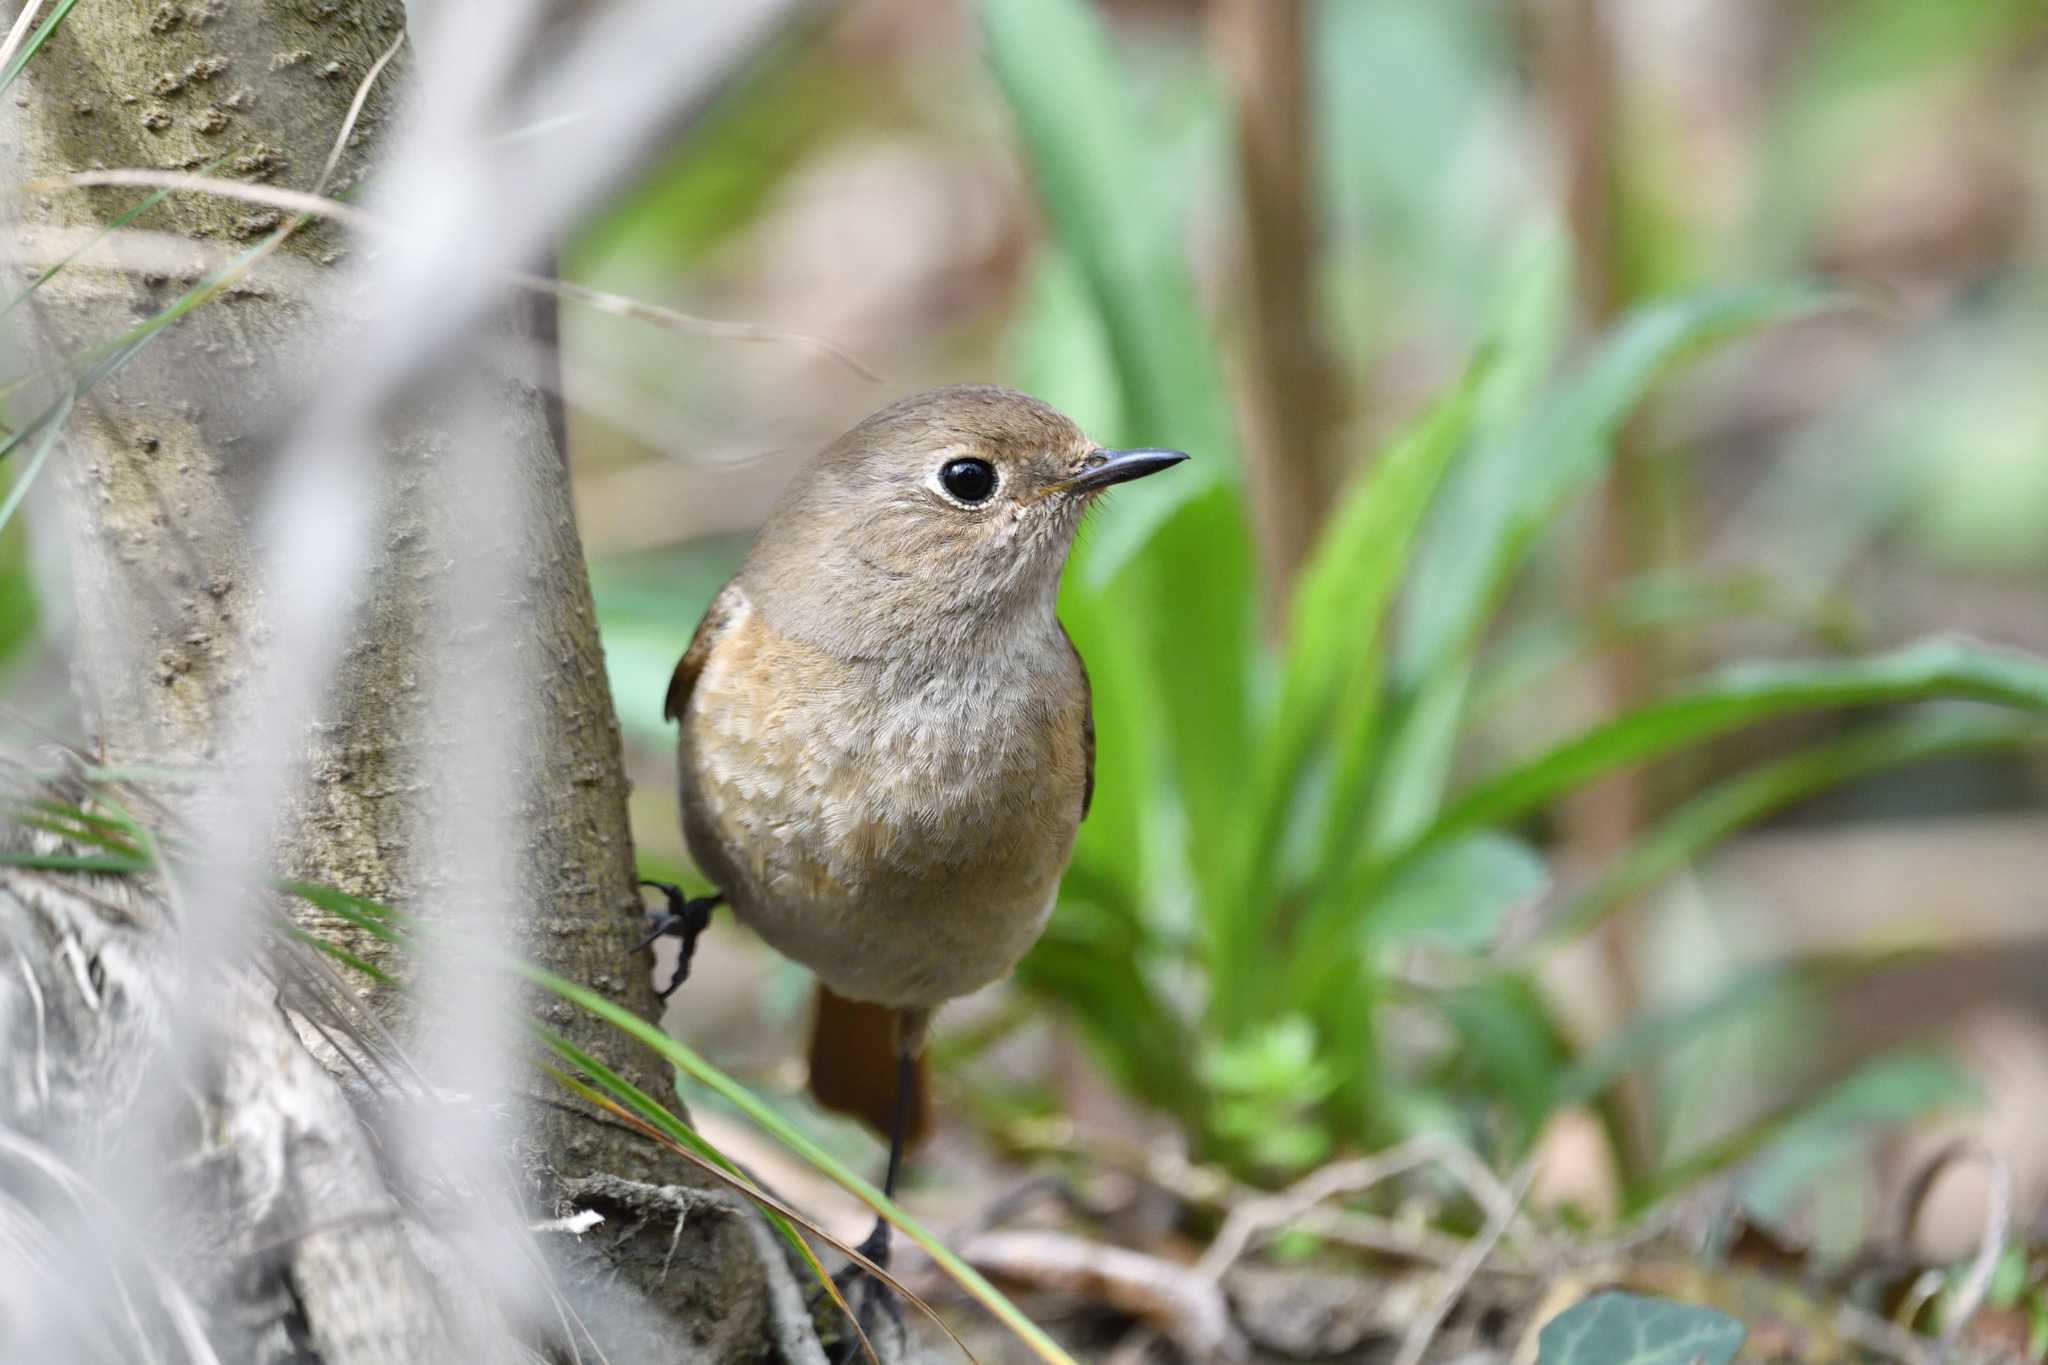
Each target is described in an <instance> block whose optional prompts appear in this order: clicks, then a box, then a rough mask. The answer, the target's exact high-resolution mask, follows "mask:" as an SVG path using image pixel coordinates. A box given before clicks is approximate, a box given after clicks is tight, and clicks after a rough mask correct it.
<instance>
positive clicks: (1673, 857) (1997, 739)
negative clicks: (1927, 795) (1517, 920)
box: [1531, 713, 2048, 953]
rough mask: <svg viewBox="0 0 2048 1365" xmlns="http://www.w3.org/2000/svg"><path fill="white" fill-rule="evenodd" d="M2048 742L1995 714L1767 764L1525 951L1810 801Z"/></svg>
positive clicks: (1869, 735)
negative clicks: (1962, 756) (1879, 779)
mask: <svg viewBox="0 0 2048 1365" xmlns="http://www.w3.org/2000/svg"><path fill="white" fill-rule="evenodd" d="M2042 743H2048V724H2043V723H2042V722H2040V721H2038V720H2013V719H2010V718H2006V717H2000V716H1980V715H1955V714H1940V713H1937V714H1935V715H1929V716H1916V717H1913V718H1911V719H1908V720H1905V721H1901V722H1900V723H1898V724H1896V725H1887V726H1883V727H1880V728H1877V729H1872V730H1867V731H1864V732H1861V733H1858V734H1852V735H1849V736H1847V737H1846V738H1843V739H1838V740H1834V741H1832V742H1829V743H1826V744H1819V745H1815V746H1814V747H1812V748H1810V749H1806V750H1803V751H1802V752H1799V753H1795V754H1792V755H1790V756H1789V757H1786V758H1781V759H1778V760H1776V761H1774V762H1770V763H1766V764H1763V765H1761V766H1760V767H1757V768H1755V769H1753V770H1751V771H1749V772H1745V773H1740V774H1738V775H1736V776H1734V777H1731V778H1728V779H1726V780H1725V781H1722V782H1720V783H1719V784H1717V785H1715V786H1713V787H1711V788H1709V789H1708V790H1706V791H1704V792H1702V793H1700V794H1699V795H1698V796H1695V797H1693V798H1692V799H1691V800H1690V801H1687V802H1686V803H1685V804H1684V805H1682V806H1680V807H1679V808H1678V809H1677V810H1675V811H1673V812H1672V813H1671V814H1670V815H1668V816H1666V817H1665V819H1664V820H1663V822H1662V823H1661V824H1659V825H1658V826H1657V827H1656V828H1655V829H1653V830H1651V831H1650V832H1649V833H1648V834H1646V835H1644V836H1643V837H1642V838H1641V839H1639V840H1637V841H1636V842H1635V844H1633V845H1632V846H1631V847H1630V848H1629V849H1628V850H1627V851H1626V852H1624V853H1623V854H1622V855H1621V857H1620V858H1619V859H1618V860H1617V861H1616V862H1615V863H1614V865H1613V866H1612V867H1609V868H1608V869H1607V870H1606V871H1605V872H1603V873H1602V874H1601V875H1600V877H1599V879H1598V880H1596V881H1595V882H1594V883H1593V884H1592V885H1591V886H1588V887H1587V888H1586V889H1585V890H1583V891H1581V892H1579V893H1578V894H1577V895H1575V896H1573V897H1572V899H1571V901H1570V902H1569V903H1568V904H1567V905H1566V906H1565V908H1564V909H1563V910H1562V911H1561V912H1559V914H1558V916H1557V918H1556V920H1555V921H1554V922H1553V923H1552V924H1551V925H1549V926H1548V927H1547V928H1546V930H1545V932H1544V934H1543V936H1542V938H1541V939H1540V940H1539V941H1538V943H1536V944H1535V945H1532V948H1531V951H1532V952H1534V953H1540V952H1542V951H1544V950H1546V949H1547V948H1549V947H1551V946H1553V945H1554V944H1556V943H1557V942H1558V941H1560V940H1563V939H1567V938H1573V937H1576V936H1578V935H1579V934H1582V933H1584V932H1585V931H1586V930H1587V929H1589V928H1591V927H1592V926H1593V925H1595V924H1597V923H1599V922H1600V921H1601V920H1602V919H1604V918H1606V917H1607V916H1608V915H1610V914H1612V913H1613V912H1614V911H1616V910H1617V909H1619V908H1621V907H1622V906H1624V905H1626V904H1627V903H1628V902H1629V901H1630V900H1632V899H1633V898H1635V897H1637V896H1639V895H1641V894H1643V893H1644V892H1646V891H1648V890H1649V889H1650V888H1651V887H1653V886H1655V885H1656V884H1657V883H1658V882H1660V881H1662V880H1663V879H1664V878H1665V877H1666V876H1668V875H1670V874H1671V873H1672V872H1674V871H1676V870H1678V869H1679V868H1680V867H1683V866H1684V865H1685V864H1686V863H1688V862H1691V861H1692V860H1693V859H1695V858H1697V857H1699V856H1700V855H1701V854H1702V853H1704V852H1706V851H1707V850H1708V849H1709V848H1711V847H1713V846H1714V845H1715V844H1717V843H1719V842H1720V841H1721V840H1723V839H1725V838H1727V837H1728V836H1729V835H1731V834H1734V833H1735V832H1737V831H1738V830H1741V829H1743V828H1745V827H1747V826H1749V825H1752V824H1755V823H1756V822H1757V821H1758V820H1761V819H1763V818H1764V817H1765V816H1767V815H1770V814H1772V813H1773V812H1775V811H1780V810H1783V809H1784V808H1785V807H1787V806H1789V805H1791V804H1793V803H1794V802H1796V801H1800V800H1803V799H1804V798H1806V797H1809V796H1813V795H1816V794H1818V793H1820V792H1823V791H1826V790H1828V789H1829V788H1831V787H1837V786H1840V785H1841V784H1843V783H1845V782H1851V781H1854V780H1855V779H1857V778H1860V777H1867V776H1869V775H1871V774H1872V773H1877V772H1882V771H1884V770H1886V769H1888V768H1896V767H1900V766H1902V765H1904V764H1908V763H1917V762H1920V761H1922V760H1924V759H1929V758H1935V757H1938V756H1940V755H1943V754H1955V753H1969V752H1973V751H1977V750H1984V749H2002V748H2011V747H2014V746H2017V745H2034V744H2042Z"/></svg>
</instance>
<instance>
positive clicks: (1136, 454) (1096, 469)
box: [1067, 446, 1187, 493]
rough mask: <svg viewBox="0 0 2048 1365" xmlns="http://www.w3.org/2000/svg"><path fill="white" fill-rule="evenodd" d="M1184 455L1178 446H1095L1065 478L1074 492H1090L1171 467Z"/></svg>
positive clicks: (1184, 457)
mask: <svg viewBox="0 0 2048 1365" xmlns="http://www.w3.org/2000/svg"><path fill="white" fill-rule="evenodd" d="M1186 458H1187V456H1186V455H1184V454H1182V453H1181V452H1180V451H1178V450H1157V449H1154V448H1152V447H1150V446H1146V447H1143V448H1140V449H1135V450H1098V451H1096V452H1094V453H1093V454H1092V455H1090V456H1089V457H1088V458H1087V459H1086V460H1084V461H1082V463H1081V472H1080V473H1079V474H1076V475H1075V476H1074V477H1073V478H1072V479H1070V480H1068V481H1067V487H1069V488H1071V489H1073V490H1075V491H1076V492H1084V493H1093V492H1096V491H1097V490H1099V489H1104V488H1107V487H1109V486H1110V485H1111V484H1115V483H1129V482H1130V481H1131V480H1132V479H1142V478H1144V477H1145V476H1146V475H1147V474H1157V473H1158V472H1159V471H1160V470H1162V469H1171V468H1173V467H1174V466H1175V465H1177V464H1179V463H1180V462H1181V461H1182V460H1185V459H1186Z"/></svg>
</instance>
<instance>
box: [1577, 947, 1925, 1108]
mask: <svg viewBox="0 0 2048 1365" xmlns="http://www.w3.org/2000/svg"><path fill="white" fill-rule="evenodd" d="M1921 956H1923V954H1921V953H1917V952H1913V951H1910V950H1907V951H1887V952H1880V953H1829V954H1821V955H1816V956H1813V957H1808V958H1802V959H1799V960H1796V961H1792V962H1773V963H1771V964H1769V965H1767V966H1763V967H1756V968H1750V969H1747V970H1744V971H1739V972H1737V973H1736V974H1735V975H1734V976H1733V978H1732V979H1731V980H1729V981H1728V982H1727V983H1726V984H1725V985H1722V986H1719V987H1717V988H1715V989H1714V990H1713V991H1711V992H1710V993H1709V994H1708V995H1707V996H1706V998H1705V999H1702V1000H1694V1001H1688V1002H1687V1003H1685V1004H1682V1005H1678V1006H1676V1007H1673V1008H1669V1009H1660V1010H1657V1011H1655V1012H1653V1013H1651V1014H1648V1015H1646V1016H1644V1017H1643V1018H1640V1019H1637V1020H1635V1021H1633V1022H1632V1023H1630V1024H1628V1025H1627V1026H1626V1027H1624V1028H1623V1029H1622V1030H1621V1031H1620V1032H1619V1033H1616V1034H1615V1035H1614V1036H1612V1037H1610V1038H1607V1039H1605V1040H1603V1041H1602V1042H1601V1043H1599V1044H1598V1045H1597V1046H1595V1047H1594V1048H1593V1049H1592V1050H1590V1051H1588V1052H1586V1053H1584V1054H1583V1055H1581V1056H1580V1057H1579V1059H1578V1060H1577V1061H1575V1062H1573V1063H1572V1064H1571V1066H1570V1067H1569V1068H1567V1069H1566V1071H1565V1072H1564V1074H1563V1075H1562V1076H1560V1077H1559V1078H1558V1081H1557V1093H1556V1095H1555V1096H1554V1100H1553V1102H1554V1103H1556V1104H1560V1105H1566V1104H1586V1103H1589V1102H1591V1101H1593V1100H1595V1099H1597V1098H1599V1096H1600V1095H1601V1094H1602V1093H1603V1092H1604V1091H1606V1089H1607V1088H1608V1087H1609V1086H1611V1085H1613V1084H1614V1083H1615V1082H1616V1081H1618V1080H1620V1079H1621V1078H1622V1077H1623V1076H1625V1075H1627V1074H1628V1073H1629V1072H1631V1071H1635V1070H1638V1069H1640V1068H1641V1067H1643V1066H1645V1065H1646V1064H1648V1063H1650V1062H1653V1061H1656V1060H1657V1059H1659V1058H1661V1057H1663V1056H1665V1055H1666V1054H1668V1053H1671V1052H1673V1051H1675V1050H1677V1049H1678V1048H1681V1047H1684V1046H1685V1045H1687V1044H1689V1043H1693V1042H1696V1041H1698V1040H1699V1039H1700V1038H1701V1037H1702V1036H1703V1035H1705V1034H1707V1033H1708V1032H1709V1031H1710V1030H1712V1028H1713V1027H1714V1026H1715V1025H1716V1024H1718V1023H1721V1022H1724V1021H1727V1020H1732V1019H1739V1018H1741V1017H1743V1016H1745V1015H1748V1014H1751V1013H1753V1012H1755V1011H1756V1010H1757V1009H1759V1008H1760V1007H1763V1006H1767V1005H1768V1004H1770V1003H1771V1002H1772V1001H1774V1000H1778V999H1781V998H1783V997H1788V996H1790V997H1802V998H1804V997H1812V996H1816V995H1819V994H1821V993H1823V992H1825V991H1827V990H1829V989H1831V988H1833V987H1835V986H1840V985H1844V984H1847V983H1849V982H1853V981H1856V980H1860V979H1861V978H1864V977H1867V976H1872V975H1875V974H1877V973H1879V972H1883V971H1886V970H1888V969H1890V968H1893V967H1897V966H1900V965H1902V964H1904V963H1907V962H1911V961H1913V960H1914V959H1916V958H1919V957H1921Z"/></svg>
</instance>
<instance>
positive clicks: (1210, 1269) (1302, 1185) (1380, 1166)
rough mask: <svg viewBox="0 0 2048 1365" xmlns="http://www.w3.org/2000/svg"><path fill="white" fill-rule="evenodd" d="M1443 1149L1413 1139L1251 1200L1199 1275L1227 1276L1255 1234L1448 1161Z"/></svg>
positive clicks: (1226, 1223) (1228, 1224)
mask: <svg viewBox="0 0 2048 1365" xmlns="http://www.w3.org/2000/svg"><path fill="white" fill-rule="evenodd" d="M1443 1147H1444V1144H1443V1143H1442V1142H1441V1141H1440V1140H1439V1139H1436V1138H1431V1137H1420V1138H1411V1139H1410V1140H1408V1141H1407V1142H1404V1143H1402V1144H1401V1145H1400V1146H1398V1147H1392V1148H1389V1149H1388V1150H1386V1151H1384V1152H1381V1153H1379V1154H1378V1155H1376V1156H1369V1157H1361V1158H1359V1159H1357V1160H1355V1161H1341V1162H1338V1163H1337V1164H1336V1165H1334V1166H1325V1167H1323V1168H1322V1169H1321V1170H1319V1171H1316V1172H1314V1173H1313V1174H1311V1175H1309V1176H1307V1177H1306V1178H1305V1179H1302V1180H1300V1181H1297V1182H1296V1183H1295V1184H1293V1185H1290V1186H1289V1187H1288V1188H1286V1189H1285V1190H1282V1191H1281V1192H1280V1193H1279V1194H1276V1195H1273V1196H1272V1197H1270V1198H1265V1199H1250V1200H1246V1201H1245V1202H1244V1203H1241V1204H1239V1205H1238V1206H1237V1207H1236V1208H1234V1209H1232V1210H1231V1211H1230V1215H1229V1217H1227V1218H1225V1219H1224V1220H1223V1228H1222V1230H1221V1231H1220V1232H1218V1233H1217V1234H1216V1240H1215V1241H1213V1242H1211V1243H1210V1244H1209V1249H1208V1250H1207V1251H1205V1252H1204V1253H1202V1259H1201V1261H1200V1262H1198V1263H1197V1264H1196V1266H1195V1270H1196V1273H1198V1274H1200V1275H1201V1276H1202V1277H1203V1278H1205V1279H1207V1280H1210V1281H1212V1282H1213V1281H1217V1280H1220V1279H1222V1278H1223V1273H1224V1272H1225V1271H1227V1270H1229V1269H1230V1267H1231V1266H1233V1265H1235V1264H1237V1261H1238V1258H1239V1257H1241V1256H1243V1255H1244V1254H1245V1252H1246V1251H1248V1250H1250V1249H1251V1244H1252V1239H1253V1238H1255V1237H1258V1236H1259V1235H1261V1234H1262V1233H1267V1232H1271V1231H1273V1230H1274V1229H1276V1228H1285V1227H1286V1226H1288V1225H1289V1224H1290V1223H1294V1222H1296V1221H1297V1220H1299V1219H1300V1218H1301V1217H1302V1215H1303V1214H1305V1213H1307V1212H1308V1211H1309V1210H1311V1209H1313V1208H1316V1207H1317V1206H1318V1205H1320V1204H1322V1203H1324V1202H1325V1201H1326V1200H1331V1199H1337V1198H1340V1197H1342V1196H1344V1195H1350V1194H1357V1193H1358V1192H1359V1191H1361V1190H1366V1189H1370V1188H1371V1187H1372V1186H1374V1185H1378V1184H1380V1183H1382V1182H1383V1181H1387V1180H1392V1179H1393V1178H1394V1177H1395V1176H1398V1175H1405V1174H1407V1173H1408V1172H1409V1171H1412V1170H1415V1169H1417V1168H1419V1167H1422V1166H1426V1165H1429V1164H1430V1163H1432V1162H1438V1161H1442V1160H1443V1159H1444V1158H1443V1152H1442V1148H1443Z"/></svg>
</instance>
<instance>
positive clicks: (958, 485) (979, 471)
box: [939, 460, 996, 502]
mask: <svg viewBox="0 0 2048 1365" xmlns="http://www.w3.org/2000/svg"><path fill="white" fill-rule="evenodd" d="M939 482H940V483H942V484H944V485H945V487H946V491H947V492H948V493H951V494H952V495H953V496H954V497H956V498H958V499H960V501H962V502H987V501H988V495H989V494H991V493H993V492H995V491H996V470H995V466H994V465H992V464H990V463H989V462H988V461H987V460H951V461H948V462H947V464H946V467H945V468H944V469H941V470H940V471H939Z"/></svg>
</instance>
